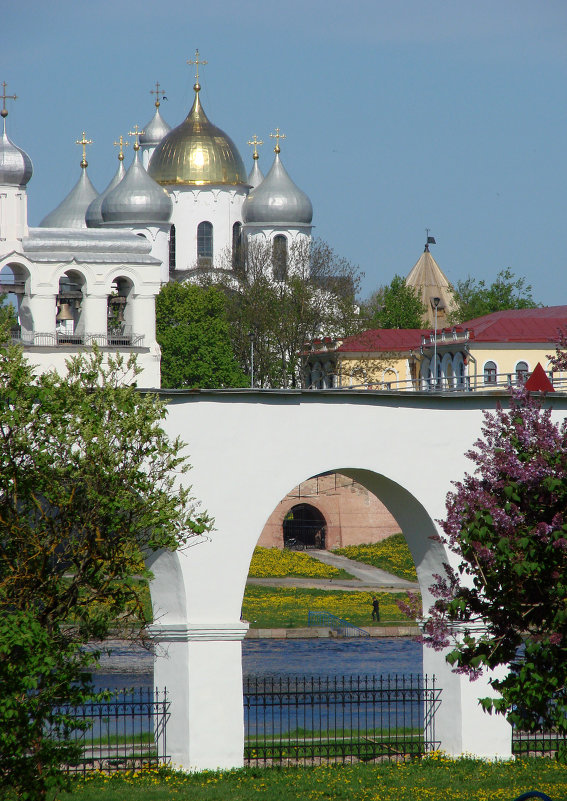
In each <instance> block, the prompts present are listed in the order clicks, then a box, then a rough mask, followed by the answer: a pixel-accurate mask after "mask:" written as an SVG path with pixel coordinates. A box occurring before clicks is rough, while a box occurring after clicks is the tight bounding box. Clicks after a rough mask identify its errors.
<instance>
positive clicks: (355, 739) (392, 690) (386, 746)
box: [244, 675, 441, 765]
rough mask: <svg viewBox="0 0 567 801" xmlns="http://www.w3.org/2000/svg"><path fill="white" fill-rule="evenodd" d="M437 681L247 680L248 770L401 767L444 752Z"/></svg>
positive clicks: (411, 678) (365, 678)
mask: <svg viewBox="0 0 567 801" xmlns="http://www.w3.org/2000/svg"><path fill="white" fill-rule="evenodd" d="M440 702H441V689H440V688H438V687H436V686H435V677H434V676H433V677H432V678H428V677H427V676H415V675H413V676H338V677H324V678H320V677H307V676H301V677H295V678H294V677H289V678H280V677H278V678H253V677H251V678H247V679H246V680H245V682H244V725H245V745H244V761H245V764H247V765H252V764H262V765H274V764H280V765H282V764H284V765H291V764H296V765H313V764H320V763H321V762H359V761H362V762H369V761H380V762H381V761H397V760H400V759H404V758H405V757H419V756H422V755H423V754H425V753H426V752H428V751H431V750H435V749H436V748H438V747H439V741H437V740H436V739H435V712H436V710H437V708H438V707H439V704H440Z"/></svg>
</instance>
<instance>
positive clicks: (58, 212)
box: [39, 167, 98, 228]
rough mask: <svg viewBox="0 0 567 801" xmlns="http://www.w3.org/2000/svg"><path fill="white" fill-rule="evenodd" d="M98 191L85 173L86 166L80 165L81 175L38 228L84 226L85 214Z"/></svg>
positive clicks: (85, 225)
mask: <svg viewBox="0 0 567 801" xmlns="http://www.w3.org/2000/svg"><path fill="white" fill-rule="evenodd" d="M97 195H98V192H97V191H96V189H95V188H94V186H93V185H92V183H91V179H90V178H89V176H88V175H87V168H86V167H81V177H80V178H79V180H78V181H77V183H76V184H75V186H74V187H73V189H72V190H71V191H70V192H69V194H68V195H67V197H66V198H65V199H64V200H62V201H61V203H60V204H59V205H58V206H57V208H56V209H54V210H53V211H52V212H51V213H50V214H48V215H47V217H44V218H43V220H42V221H41V222H40V224H39V227H40V228H86V227H87V224H86V222H85V214H86V211H87V209H88V207H89V206H90V204H91V203H92V202H93V200H94V199H95V198H96V197H97Z"/></svg>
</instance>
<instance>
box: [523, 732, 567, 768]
mask: <svg viewBox="0 0 567 801" xmlns="http://www.w3.org/2000/svg"><path fill="white" fill-rule="evenodd" d="M512 753H513V754H514V756H515V757H520V758H524V759H527V758H528V757H552V758H553V759H556V760H558V761H559V762H567V733H561V732H558V731H554V732H549V731H548V732H543V731H542V732H533V731H521V730H520V729H517V728H516V727H514V728H513V729H512Z"/></svg>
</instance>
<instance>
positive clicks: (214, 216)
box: [168, 185, 247, 270]
mask: <svg viewBox="0 0 567 801" xmlns="http://www.w3.org/2000/svg"><path fill="white" fill-rule="evenodd" d="M168 191H169V194H170V196H171V198H172V200H173V214H172V218H171V222H172V223H173V225H175V241H176V251H175V263H176V269H177V270H192V269H194V268H195V267H196V266H197V227H198V225H199V223H201V222H210V223H211V224H212V226H213V265H215V266H219V261H220V260H221V257H222V256H223V255H224V254H225V253H226V254H230V253H231V252H232V226H233V225H234V223H237V222H242V204H243V203H244V200H245V199H246V195H247V188H246V187H245V186H243V185H242V186H214V187H176V186H170V187H168Z"/></svg>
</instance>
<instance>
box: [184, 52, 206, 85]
mask: <svg viewBox="0 0 567 801" xmlns="http://www.w3.org/2000/svg"><path fill="white" fill-rule="evenodd" d="M187 63H188V64H189V65H192V64H195V86H194V87H193V89H194V90H195V91H196V92H198V91H199V89H200V88H201V84H200V83H199V64H202V65H205V64H208V61H204V60H203V61H199V51H198V50H195V61H193V60H192V59H189V60H188V61H187Z"/></svg>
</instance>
